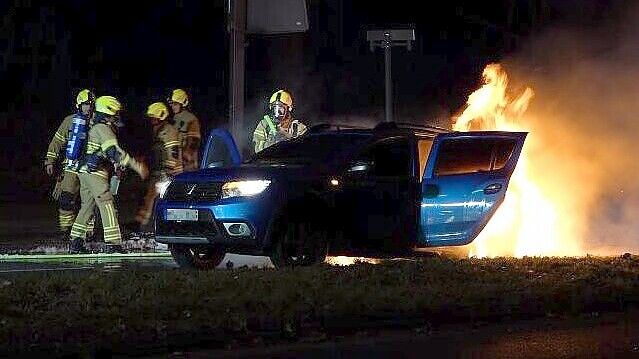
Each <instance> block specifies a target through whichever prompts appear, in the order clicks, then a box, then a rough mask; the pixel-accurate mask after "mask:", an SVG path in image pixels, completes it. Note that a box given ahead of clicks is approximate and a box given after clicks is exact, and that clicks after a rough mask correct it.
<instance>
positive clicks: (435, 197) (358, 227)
mask: <svg viewBox="0 0 639 359" xmlns="http://www.w3.org/2000/svg"><path fill="white" fill-rule="evenodd" d="M525 138H526V133H521V132H449V131H446V130H442V129H439V128H434V127H421V126H414V125H403V124H397V123H392V122H391V123H382V124H380V125H378V126H377V127H375V128H352V127H344V126H336V125H317V126H314V127H311V128H310V129H309V130H308V132H307V133H306V134H304V135H303V136H301V137H299V138H297V139H293V140H289V141H285V142H280V143H278V144H276V145H274V146H271V147H269V148H267V149H265V150H264V151H262V152H260V153H258V154H256V155H254V156H252V157H251V158H248V159H246V160H244V161H242V159H241V158H240V155H239V153H238V149H237V147H236V145H235V142H234V141H233V138H232V137H231V135H230V134H229V133H228V132H227V131H225V130H214V131H212V132H211V133H210V135H209V137H208V141H207V145H206V148H205V150H204V152H203V160H202V164H201V169H200V170H198V171H194V172H187V173H182V174H180V175H179V176H177V177H176V178H175V179H173V180H172V181H171V182H168V183H165V184H163V185H162V188H161V191H160V192H161V193H160V199H159V200H158V202H157V204H156V208H155V211H156V212H155V232H156V240H157V241H158V242H160V243H165V244H168V246H169V248H170V250H171V253H172V255H173V257H174V259H175V261H176V262H177V263H178V264H179V265H180V266H182V267H191V268H193V267H194V268H201V269H206V268H213V267H215V266H217V265H218V264H219V263H220V262H221V260H222V259H223V257H224V255H225V254H226V253H227V252H233V253H240V254H250V255H262V256H269V257H270V258H271V261H272V262H273V264H274V265H275V266H277V267H282V266H289V265H308V264H313V263H317V262H322V261H324V260H325V257H326V256H327V255H350V256H377V257H384V256H404V255H411V254H414V253H416V252H418V251H420V250H423V249H425V248H428V247H458V246H464V245H466V244H469V243H471V242H472V241H473V239H475V237H476V236H477V235H478V234H479V232H480V231H481V230H482V228H484V226H485V225H486V223H487V222H488V221H489V219H490V218H491V216H492V215H493V214H494V213H495V211H496V210H497V208H498V207H499V205H500V204H501V203H502V201H503V200H504V196H505V193H506V189H507V187H508V181H509V179H510V176H511V175H512V173H513V171H514V169H515V166H516V164H517V160H518V158H519V155H520V153H521V150H522V146H523V144H524V140H525Z"/></svg>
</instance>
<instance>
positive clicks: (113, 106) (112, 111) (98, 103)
mask: <svg viewBox="0 0 639 359" xmlns="http://www.w3.org/2000/svg"><path fill="white" fill-rule="evenodd" d="M121 110H122V104H121V103H120V101H118V99H117V98H115V97H113V96H100V97H98V99H97V100H95V111H96V112H100V113H103V114H106V115H111V116H117V115H118V112H120V111H121Z"/></svg>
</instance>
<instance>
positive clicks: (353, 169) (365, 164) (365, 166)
mask: <svg viewBox="0 0 639 359" xmlns="http://www.w3.org/2000/svg"><path fill="white" fill-rule="evenodd" d="M372 168H373V162H372V161H356V162H354V163H352V164H351V166H350V167H349V168H348V172H349V173H353V174H364V173H368V172H370V170H371V169H372Z"/></svg>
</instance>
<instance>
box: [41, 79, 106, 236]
mask: <svg viewBox="0 0 639 359" xmlns="http://www.w3.org/2000/svg"><path fill="white" fill-rule="evenodd" d="M75 106H76V109H77V111H78V113H79V114H81V115H82V116H84V117H86V118H89V119H90V118H92V117H93V111H94V106H95V96H94V95H93V93H92V92H91V91H90V90H88V89H84V90H82V91H80V92H79V93H78V95H77V97H76V99H75ZM73 116H75V114H71V115H69V116H67V117H65V118H64V120H63V121H62V123H61V124H60V126H59V127H58V130H57V131H56V132H55V134H54V135H53V138H52V139H51V142H49V147H48V148H47V155H46V159H45V160H44V168H45V171H46V173H47V175H49V176H53V174H54V166H55V165H56V163H57V162H58V161H61V163H62V171H63V172H62V173H61V174H60V179H59V181H58V183H57V184H56V188H55V191H54V193H53V196H54V199H55V200H56V201H58V225H59V228H60V231H61V233H62V234H63V235H68V234H69V231H70V230H71V225H73V221H74V220H75V211H77V206H78V197H79V194H80V180H79V179H78V172H77V168H74V166H72V165H70V164H69V163H68V161H67V160H66V158H65V155H64V152H65V148H66V146H67V141H68V140H69V130H70V128H71V123H72V122H73ZM61 152H62V153H63V154H62V156H60V153H61ZM60 157H62V158H60ZM92 225H93V221H91V223H90V227H92ZM89 231H93V229H92V228H90V229H89Z"/></svg>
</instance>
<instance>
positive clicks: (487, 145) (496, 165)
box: [435, 138, 517, 176]
mask: <svg viewBox="0 0 639 359" xmlns="http://www.w3.org/2000/svg"><path fill="white" fill-rule="evenodd" d="M516 143H517V142H516V141H515V140H513V139H507V138H504V139H493V140H490V141H486V140H483V141H482V140H481V139H476V140H469V139H448V140H446V141H444V142H443V143H442V144H441V151H440V155H439V158H438V159H437V162H436V165H435V176H449V175H459V174H468V173H477V172H488V171H496V170H500V169H502V168H504V166H505V165H506V163H507V162H508V159H509V158H510V156H511V155H512V152H513V150H514V148H515V145H516Z"/></svg>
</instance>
